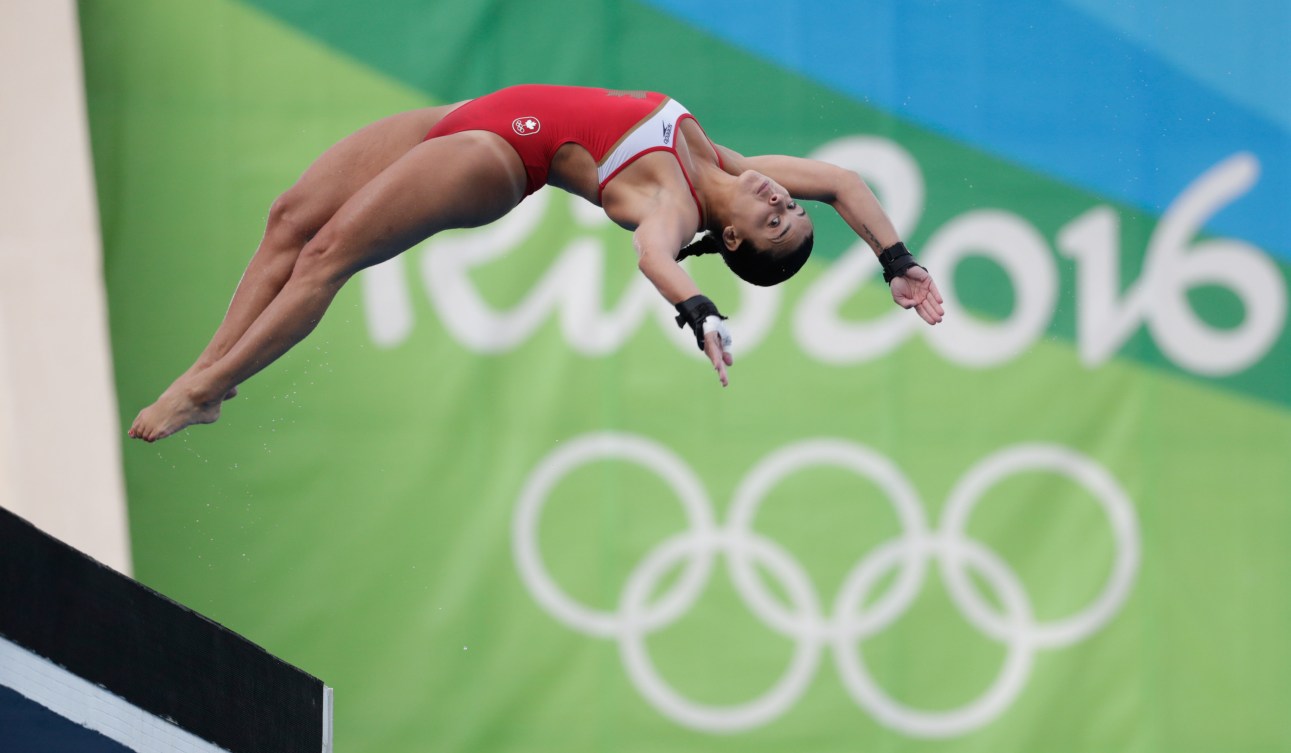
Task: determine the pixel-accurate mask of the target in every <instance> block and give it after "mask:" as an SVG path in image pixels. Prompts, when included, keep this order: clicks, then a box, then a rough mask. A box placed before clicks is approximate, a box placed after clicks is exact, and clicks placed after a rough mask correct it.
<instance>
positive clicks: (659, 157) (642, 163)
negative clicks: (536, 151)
mask: <svg viewBox="0 0 1291 753" xmlns="http://www.w3.org/2000/svg"><path fill="white" fill-rule="evenodd" d="M680 130H681V135H680V137H679V138H678V139H677V140H676V144H675V146H676V150H677V152H676V153H677V156H676V157H675V158H674V157H673V155H672V153H670V152H651V153H650V154H644V155H642V156H640V157H638V158H637V159H636V160H634V161H633V162H632V163H631V164H629V165H628V166H627V167H625V168H623V170H622V171H620V172H619V173H618V174H617V175H615V176H614V177H613V178H612V179H611V180H610V181H609V183H606V184H605V188H604V189H601V187H600V185H599V181H598V180H597V174H596V160H594V159H592V155H591V153H589V152H588V151H587V150H586V149H584V148H583V147H581V146H579V145H578V144H565V145H564V146H562V147H561V148H560V149H559V150H558V151H557V152H556V157H555V158H554V159H553V160H552V162H551V172H550V174H549V175H548V178H547V180H548V182H549V183H551V184H552V185H553V186H556V187H557V188H560V189H563V190H565V191H568V192H570V193H572V194H575V195H577V196H581V197H583V198H584V199H587V200H588V201H590V202H591V203H593V204H596V205H597V206H600V207H602V208H603V209H604V210H605V214H606V215H607V216H609V218H610V219H612V220H614V221H615V222H616V223H618V224H619V225H621V226H623V227H625V228H627V229H629V230H635V229H636V223H637V222H638V221H639V219H638V218H637V215H638V214H639V205H641V204H642V203H649V204H653V203H663V204H667V205H668V206H676V207H677V209H678V211H685V212H687V213H688V215H689V217H690V220H689V221H690V223H691V224H693V225H694V226H695V227H696V228H698V227H699V223H700V221H701V217H700V209H699V207H698V206H696V204H695V199H694V197H693V196H692V195H691V191H690V185H689V184H688V183H687V181H686V176H687V175H692V176H693V175H695V174H696V173H697V172H698V171H699V170H700V169H702V167H701V165H700V164H699V163H700V162H704V163H706V164H708V165H717V164H719V160H718V158H717V151H716V150H715V149H714V148H713V146H712V144H711V143H710V142H709V140H708V137H707V136H705V135H704V132H703V129H701V128H700V127H699V125H698V124H696V123H695V121H694V120H691V119H686V120H683V121H681V125H680ZM679 162H680V164H678V163H679ZM682 168H684V169H685V174H683V173H682Z"/></svg>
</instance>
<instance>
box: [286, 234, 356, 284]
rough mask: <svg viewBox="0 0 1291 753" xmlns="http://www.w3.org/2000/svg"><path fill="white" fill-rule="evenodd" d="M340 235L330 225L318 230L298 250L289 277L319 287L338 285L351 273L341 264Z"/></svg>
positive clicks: (341, 243)
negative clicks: (319, 285) (315, 284)
mask: <svg viewBox="0 0 1291 753" xmlns="http://www.w3.org/2000/svg"><path fill="white" fill-rule="evenodd" d="M341 236H342V234H341V233H339V232H337V231H336V229H335V228H333V227H332V226H331V225H327V226H324V227H323V228H322V229H321V230H319V231H318V232H317V233H316V234H314V236H313V237H312V238H310V240H309V241H308V242H307V243H306V244H305V245H304V247H303V248H302V249H301V250H300V254H299V255H298V256H297V257H296V264H295V267H294V268H293V269H292V273H291V276H292V277H293V278H295V279H301V280H307V281H309V282H313V283H317V284H321V285H340V284H342V283H344V282H345V281H346V280H347V279H349V277H350V274H351V272H350V271H349V270H347V269H346V267H345V265H344V264H343V263H342V262H341V260H342V258H343V256H344V254H343V253H342V251H341V246H342V245H343V242H342V237H341Z"/></svg>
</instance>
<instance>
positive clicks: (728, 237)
mask: <svg viewBox="0 0 1291 753" xmlns="http://www.w3.org/2000/svg"><path fill="white" fill-rule="evenodd" d="M722 244H723V245H724V246H726V250H727V251H734V250H735V249H737V248H739V247H740V234H739V233H737V232H735V228H734V226H732V225H727V226H726V227H724V228H722Z"/></svg>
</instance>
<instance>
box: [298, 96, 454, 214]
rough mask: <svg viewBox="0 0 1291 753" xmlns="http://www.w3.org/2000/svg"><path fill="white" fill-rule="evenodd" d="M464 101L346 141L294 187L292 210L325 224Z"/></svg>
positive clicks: (390, 121) (384, 123) (392, 119)
mask: <svg viewBox="0 0 1291 753" xmlns="http://www.w3.org/2000/svg"><path fill="white" fill-rule="evenodd" d="M460 104H461V103H460V102H459V103H457V104H452V105H442V106H440V107H425V108H422V109H420V110H410V111H408V112H401V113H398V114H396V115H391V116H389V117H386V118H382V119H381V120H378V121H376V122H375V123H371V124H369V125H367V126H364V127H363V128H361V129H359V130H357V131H355V132H354V133H352V134H350V135H349V136H346V137H345V138H343V139H341V140H340V141H338V142H337V143H336V144H334V145H332V146H331V147H330V148H329V149H328V150H327V151H325V152H323V153H322V154H321V155H319V157H318V159H316V160H314V162H313V163H312V164H311V165H310V166H309V167H308V168H307V169H306V170H305V172H304V173H303V174H302V175H301V176H300V178H299V179H298V180H297V181H296V183H295V185H293V186H292V188H291V190H290V191H288V195H289V196H290V198H291V201H290V202H289V204H290V208H291V210H292V211H293V212H294V213H296V215H297V217H298V218H299V219H301V220H302V222H304V223H305V224H313V225H314V228H315V229H317V228H318V227H321V226H322V224H323V223H324V222H326V221H327V220H328V218H330V217H331V216H332V215H333V214H334V213H335V212H336V210H338V209H340V207H341V205H342V204H344V203H345V202H346V201H347V200H348V199H349V198H350V197H351V196H353V195H354V194H355V193H356V192H357V191H358V190H359V189H361V188H362V187H363V186H365V185H367V184H368V182H369V181H371V180H372V179H373V178H375V177H376V176H377V175H379V174H380V173H381V172H382V171H383V170H385V169H386V168H388V167H390V165H392V164H394V163H395V162H396V161H398V160H399V158H401V157H402V156H403V155H405V154H407V153H408V152H409V151H410V150H412V149H414V148H415V147H416V146H417V145H418V144H420V143H421V142H422V140H423V139H424V138H425V137H426V134H427V133H428V132H429V131H430V129H431V128H433V127H434V125H435V124H436V123H438V122H439V121H440V120H441V119H443V118H444V116H445V115H447V114H448V113H450V112H452V111H453V110H454V109H456V108H457V107H458V106H459V105H460ZM306 218H310V219H312V220H313V221H312V223H311V222H309V221H308V220H306Z"/></svg>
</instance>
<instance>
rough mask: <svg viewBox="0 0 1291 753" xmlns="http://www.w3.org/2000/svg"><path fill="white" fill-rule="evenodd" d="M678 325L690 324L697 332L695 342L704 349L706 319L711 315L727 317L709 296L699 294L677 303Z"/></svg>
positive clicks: (692, 329)
mask: <svg viewBox="0 0 1291 753" xmlns="http://www.w3.org/2000/svg"><path fill="white" fill-rule="evenodd" d="M676 308H677V326H678V327H685V326H686V325H688V324H689V325H690V329H691V331H693V332H694V333H695V343H696V344H697V345H699V349H700V350H703V349H704V320H705V319H707V318H708V317H710V316H715V317H717V318H718V319H725V318H726V317H724V316H722V312H720V311H718V310H717V305H716V304H714V303H713V302H712V301H710V300H708V297H707V296H702V295H697V296H693V297H691V298H687V299H686V300H684V301H682V302H681V303H678V304H677V307H676Z"/></svg>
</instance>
